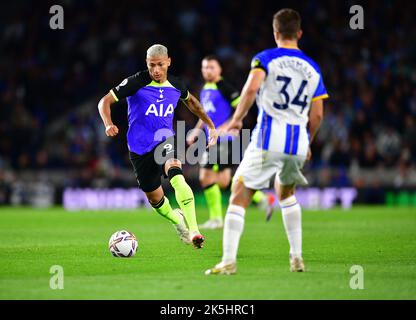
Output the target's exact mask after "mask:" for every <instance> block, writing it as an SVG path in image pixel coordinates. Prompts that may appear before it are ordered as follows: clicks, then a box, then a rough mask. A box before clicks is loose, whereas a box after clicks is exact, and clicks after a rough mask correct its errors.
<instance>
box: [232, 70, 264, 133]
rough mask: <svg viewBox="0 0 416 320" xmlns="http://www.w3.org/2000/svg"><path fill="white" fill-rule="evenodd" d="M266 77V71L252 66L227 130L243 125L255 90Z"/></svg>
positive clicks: (236, 128) (254, 95) (253, 98)
mask: <svg viewBox="0 0 416 320" xmlns="http://www.w3.org/2000/svg"><path fill="white" fill-rule="evenodd" d="M265 78H266V72H265V71H264V70H263V69H260V68H254V69H252V70H251V71H250V74H249V76H248V78H247V81H246V83H245V85H244V87H243V91H242V93H241V97H240V102H239V103H238V106H237V109H236V110H235V112H234V115H233V117H232V119H231V121H230V122H229V124H228V128H227V131H233V130H240V129H241V128H242V126H243V119H244V118H245V116H246V115H247V113H248V110H250V108H251V106H252V105H253V103H254V101H255V100H256V94H257V91H258V90H259V89H260V86H261V84H262V83H263V81H264V79H265Z"/></svg>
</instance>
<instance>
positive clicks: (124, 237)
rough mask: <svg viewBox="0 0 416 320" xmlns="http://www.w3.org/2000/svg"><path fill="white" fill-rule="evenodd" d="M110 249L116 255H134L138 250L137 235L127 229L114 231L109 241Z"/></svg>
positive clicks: (124, 256) (125, 256)
mask: <svg viewBox="0 0 416 320" xmlns="http://www.w3.org/2000/svg"><path fill="white" fill-rule="evenodd" d="M108 249H110V252H111V254H112V255H113V256H114V257H119V258H129V257H133V256H134V255H135V254H136V251H137V240H136V236H135V235H134V234H133V233H131V232H129V231H126V230H121V231H117V232H114V233H113V235H112V236H111V238H110V241H108Z"/></svg>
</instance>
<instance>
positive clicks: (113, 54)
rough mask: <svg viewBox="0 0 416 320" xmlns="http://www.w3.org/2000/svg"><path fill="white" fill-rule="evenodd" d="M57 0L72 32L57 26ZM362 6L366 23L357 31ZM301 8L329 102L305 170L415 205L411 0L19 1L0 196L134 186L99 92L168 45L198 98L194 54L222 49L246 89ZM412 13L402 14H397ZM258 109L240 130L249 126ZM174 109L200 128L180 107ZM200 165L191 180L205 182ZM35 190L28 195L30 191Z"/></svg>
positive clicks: (6, 66)
mask: <svg viewBox="0 0 416 320" xmlns="http://www.w3.org/2000/svg"><path fill="white" fill-rule="evenodd" d="M53 4H59V5H62V6H63V8H64V14H65V20H64V30H51V29H50V28H49V19H50V17H51V14H49V8H50V6H51V5H53ZM354 4H360V5H362V6H363V8H364V11H365V18H364V19H365V29H364V30H351V29H350V28H349V20H350V18H351V14H350V13H349V8H350V7H351V6H352V5H354ZM283 7H292V8H294V9H297V10H299V12H300V13H301V15H302V17H303V30H304V36H303V38H302V40H301V42H300V47H301V49H303V50H304V51H305V52H306V53H307V54H308V55H310V56H311V57H313V58H314V59H315V60H316V61H317V62H318V63H319V65H320V66H321V69H322V73H323V76H324V81H325V85H326V87H327V89H328V92H329V95H330V99H329V100H327V101H326V102H325V119H324V123H323V125H322V127H321V130H320V132H319V134H318V136H317V138H316V141H315V142H314V144H313V148H312V151H313V160H312V162H311V163H309V164H308V165H307V167H306V168H305V169H306V172H307V176H308V178H309V181H310V183H311V186H313V187H319V188H325V187H354V188H357V189H358V191H359V192H358V198H357V200H356V201H357V202H365V203H387V204H391V205H394V204H398V205H413V206H415V205H416V193H415V186H416V170H415V163H416V161H415V159H416V120H415V116H416V86H415V82H416V68H415V63H416V41H415V40H416V24H415V23H414V16H415V11H416V10H415V5H414V4H412V2H409V1H366V2H365V3H364V2H363V3H359V2H354V1H345V2H341V1H274V2H270V1H267V2H266V1H219V0H206V1H195V0H192V1H163V2H152V1H53V2H49V1H42V2H36V3H35V2H30V1H13V2H8V3H7V4H6V3H5V4H2V10H1V12H0V17H1V19H0V52H1V53H0V55H1V59H0V204H9V203H13V204H33V203H32V202H31V201H33V197H31V193H33V192H34V190H35V191H37V194H39V191H40V190H43V191H41V192H40V193H42V192H44V193H50V192H52V193H53V195H54V200H55V201H56V202H58V203H59V202H60V201H61V192H62V190H63V189H64V188H65V187H93V188H106V187H134V186H135V185H136V182H135V180H134V175H133V172H132V169H131V165H130V163H129V160H128V158H127V147H126V140H125V133H126V130H127V122H126V112H127V110H126V105H125V104H124V103H119V104H117V105H115V106H114V107H113V108H112V110H113V118H114V123H115V124H117V125H118V126H119V128H120V129H121V134H119V136H118V137H117V138H116V139H109V138H107V137H106V136H105V134H104V127H103V125H102V123H101V119H100V117H99V115H98V111H97V103H98V101H99V99H100V98H101V96H103V95H104V94H105V93H107V92H108V90H109V89H111V88H112V87H113V86H114V85H117V84H118V83H120V82H121V81H122V80H123V79H124V78H125V77H126V76H128V75H131V74H133V73H135V72H136V71H138V70H141V69H144V68H145V61H144V59H145V52H146V49H147V48H148V47H149V46H150V45H152V44H154V43H162V44H165V45H166V46H167V47H168V49H169V53H170V55H171V57H172V60H173V66H172V68H171V72H172V73H174V74H176V75H178V76H181V77H182V78H183V79H184V80H185V81H186V82H187V83H188V85H189V87H190V89H191V92H193V93H195V94H196V95H198V92H199V89H200V88H201V85H202V78H201V75H200V61H201V59H202V58H203V57H204V56H205V55H207V54H212V53H214V54H216V55H218V56H219V57H220V58H221V60H222V63H223V68H224V76H225V77H226V78H228V79H229V80H230V81H231V82H233V83H234V84H235V85H236V86H237V87H239V88H242V86H243V84H244V81H245V79H246V77H247V74H248V71H249V67H250V60H251V58H252V57H253V56H254V54H256V53H257V52H259V51H261V50H264V49H265V48H269V47H273V46H275V44H274V40H273V36H272V30H271V19H272V16H273V13H274V12H276V11H277V10H278V9H280V8H283ZM397 8H401V9H403V8H408V10H397ZM256 115H257V109H256V107H253V108H252V110H251V112H250V115H249V117H248V118H247V119H246V126H247V127H248V128H253V127H254V124H255V118H256ZM176 117H177V119H180V120H185V121H186V123H187V126H188V129H189V128H192V127H193V125H194V124H195V122H196V118H195V117H194V116H193V115H192V114H191V113H190V112H189V111H188V110H187V109H186V108H185V107H184V106H183V105H181V106H179V107H178V109H177V111H176ZM197 169H198V168H197V166H194V167H190V166H186V168H185V175H186V176H187V179H188V180H189V181H190V183H191V184H192V185H193V186H194V188H195V190H196V189H197V188H198V178H197ZM31 199H32V200H31Z"/></svg>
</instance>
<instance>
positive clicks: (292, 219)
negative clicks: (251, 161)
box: [275, 181, 305, 272]
mask: <svg viewBox="0 0 416 320" xmlns="http://www.w3.org/2000/svg"><path fill="white" fill-rule="evenodd" d="M275 188H276V193H277V195H278V197H279V202H280V208H281V210H282V218H283V225H284V227H285V230H286V235H287V239H288V240H289V245H290V258H289V263H290V271H292V272H302V271H305V265H304V263H303V258H302V209H301V206H300V205H299V203H298V202H297V200H296V197H295V185H279V183H278V182H277V181H276V182H275Z"/></svg>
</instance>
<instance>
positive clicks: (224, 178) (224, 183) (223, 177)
mask: <svg viewBox="0 0 416 320" xmlns="http://www.w3.org/2000/svg"><path fill="white" fill-rule="evenodd" d="M230 183H231V174H226V173H224V174H219V175H218V185H219V186H220V188H221V189H226V188H228V186H229V185H230Z"/></svg>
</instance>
